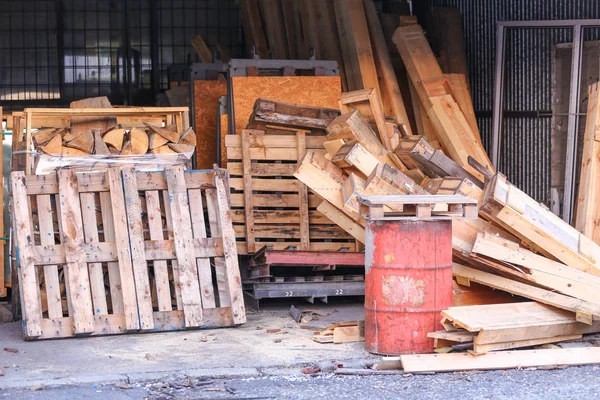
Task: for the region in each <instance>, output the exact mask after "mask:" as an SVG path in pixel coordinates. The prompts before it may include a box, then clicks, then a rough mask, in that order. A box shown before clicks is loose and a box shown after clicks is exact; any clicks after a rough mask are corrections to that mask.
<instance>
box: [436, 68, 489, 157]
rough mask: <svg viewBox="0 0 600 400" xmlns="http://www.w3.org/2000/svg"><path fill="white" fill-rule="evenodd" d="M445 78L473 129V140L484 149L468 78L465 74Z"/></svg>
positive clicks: (448, 75) (446, 75)
mask: <svg viewBox="0 0 600 400" xmlns="http://www.w3.org/2000/svg"><path fill="white" fill-rule="evenodd" d="M444 77H445V78H446V79H447V80H448V84H449V85H450V89H451V90H452V95H453V96H454V99H455V100H456V102H457V103H458V106H459V107H460V110H461V111H462V112H463V114H464V115H465V118H466V120H467V122H468V124H469V126H470V127H471V133H472V134H473V138H474V139H475V140H477V142H478V143H479V144H480V145H481V146H482V147H483V142H482V141H481V135H480V133H479V127H478V126H477V118H475V109H474V108H473V101H472V100H471V94H470V91H469V83H468V82H467V76H466V75H464V74H445V75H444Z"/></svg>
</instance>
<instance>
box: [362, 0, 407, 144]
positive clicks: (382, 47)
mask: <svg viewBox="0 0 600 400" xmlns="http://www.w3.org/2000/svg"><path fill="white" fill-rule="evenodd" d="M363 5H364V8H365V15H366V17H367V22H368V24H369V33H370V38H371V44H372V46H373V51H374V54H375V62H376V65H377V70H378V72H379V75H380V76H381V80H382V82H381V92H382V101H383V106H384V109H385V110H386V114H387V115H392V116H393V117H394V118H396V121H397V122H398V125H400V127H401V129H402V131H403V133H404V135H412V130H411V128H410V122H409V120H408V115H407V113H406V107H405V106H404V101H403V100H402V95H401V94H400V88H399V86H398V81H397V79H396V72H395V71H394V67H393V66H392V59H391V57H390V51H389V50H388V47H387V44H386V42H385V36H384V34H383V29H382V27H381V22H380V21H379V16H378V15H377V8H376V7H375V3H374V2H373V0H363ZM388 110H389V111H391V113H390V112H389V111H388ZM392 150H393V149H392Z"/></svg>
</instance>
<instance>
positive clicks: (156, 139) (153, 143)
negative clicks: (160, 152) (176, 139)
mask: <svg viewBox="0 0 600 400" xmlns="http://www.w3.org/2000/svg"><path fill="white" fill-rule="evenodd" d="M167 143H169V140H167V139H165V138H164V137H162V136H160V135H159V134H158V133H156V132H150V133H149V134H148V148H149V149H150V150H152V149H156V148H158V147H161V146H164V145H166V144H167Z"/></svg>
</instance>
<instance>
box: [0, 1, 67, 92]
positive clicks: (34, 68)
mask: <svg viewBox="0 0 600 400" xmlns="http://www.w3.org/2000/svg"><path fill="white" fill-rule="evenodd" d="M56 22H57V21H56V2H55V1H54V0H46V1H42V0H37V1H27V0H24V1H0V101H11V100H12V101H23V100H50V99H58V98H59V97H60V92H59V58H58V45H57V23H56Z"/></svg>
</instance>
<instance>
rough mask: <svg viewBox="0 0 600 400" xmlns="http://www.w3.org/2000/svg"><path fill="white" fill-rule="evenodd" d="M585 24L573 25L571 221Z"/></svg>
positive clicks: (566, 196)
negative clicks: (582, 37) (582, 36)
mask: <svg viewBox="0 0 600 400" xmlns="http://www.w3.org/2000/svg"><path fill="white" fill-rule="evenodd" d="M582 33H583V26H582V25H580V24H577V25H575V26H573V54H572V58H571V86H570V93H569V122H568V125H567V155H566V162H565V186H564V193H563V212H562V219H563V220H565V221H566V222H567V223H571V216H572V215H573V203H574V201H573V200H574V198H575V171H577V166H576V163H577V136H578V135H577V134H578V132H577V125H578V123H579V116H578V115H577V113H578V112H579V110H578V108H579V92H580V84H581V54H582V52H583V41H582V39H581V35H582Z"/></svg>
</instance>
